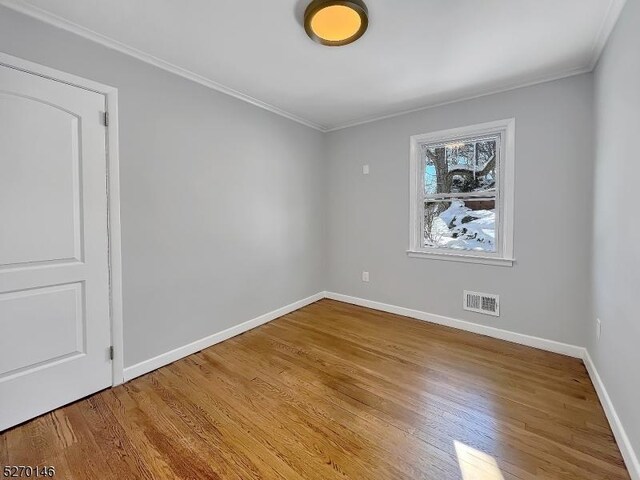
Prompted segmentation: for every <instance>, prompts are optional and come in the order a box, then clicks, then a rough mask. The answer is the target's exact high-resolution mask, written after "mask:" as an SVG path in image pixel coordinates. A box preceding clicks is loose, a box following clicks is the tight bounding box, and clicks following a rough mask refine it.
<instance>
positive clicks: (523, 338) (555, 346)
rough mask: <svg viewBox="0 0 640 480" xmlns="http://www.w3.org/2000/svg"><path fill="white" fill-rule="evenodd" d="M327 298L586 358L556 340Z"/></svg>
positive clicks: (339, 297) (366, 302) (378, 304)
mask: <svg viewBox="0 0 640 480" xmlns="http://www.w3.org/2000/svg"><path fill="white" fill-rule="evenodd" d="M325 296H326V298H331V299H333V300H338V301H341V302H346V303H351V304H353V305H360V306H362V307H368V308H372V309H374V310H381V311H383V312H389V313H395V314H396V315H403V316H405V317H410V318H415V319H417V320H422V321H425V322H431V323H436V324H438V325H444V326H446V327H453V328H457V329H460V330H465V331H467V332H472V333H478V334H480V335H486V336H488V337H493V338H499V339H500V340H507V341H509V342H514V343H519V344H520V345H527V346H529V347H534V348H539V349H541V350H547V351H549V352H555V353H560V354H562V355H568V356H570V357H575V358H583V356H584V350H585V349H584V347H578V346H576V345H570V344H568V343H562V342H556V341H555V340H547V339H545V338H540V337H533V336H531V335H525V334H522V333H516V332H511V331H509V330H502V329H500V328H494V327H488V326H486V325H481V324H479V323H473V322H467V321H465V320H458V319H456V318H451V317H445V316H442V315H435V314H433V313H427V312H423V311H420V310H412V309H410V308H405V307H399V306H397V305H389V304H387V303H381V302H376V301H373V300H367V299H364V298H358V297H351V296H349V295H342V294H340V293H334V292H325Z"/></svg>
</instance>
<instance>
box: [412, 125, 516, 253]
mask: <svg viewBox="0 0 640 480" xmlns="http://www.w3.org/2000/svg"><path fill="white" fill-rule="evenodd" d="M514 135H515V120H514V119H510V120H502V121H498V122H491V123H484V124H481V125H473V126H470V127H464V128H456V129H452V130H445V131H440V132H434V133H429V134H424V135H415V136H413V137H411V205H410V210H411V232H410V238H411V240H410V246H409V251H408V253H409V255H410V256H414V257H415V256H417V257H428V258H441V259H451V260H459V261H466V262H478V263H488V264H495V265H512V264H513V172H514V165H513V163H514Z"/></svg>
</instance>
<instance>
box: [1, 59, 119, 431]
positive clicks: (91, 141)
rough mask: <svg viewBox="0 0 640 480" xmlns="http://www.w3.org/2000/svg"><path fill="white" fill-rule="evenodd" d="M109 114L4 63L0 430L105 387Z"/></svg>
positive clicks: (99, 104)
mask: <svg viewBox="0 0 640 480" xmlns="http://www.w3.org/2000/svg"><path fill="white" fill-rule="evenodd" d="M104 110H105V97H104V96H103V95H101V94H98V93H95V92H91V91H88V90H84V89H82V88H79V87H74V86H71V85H67V84H65V83H62V82H58V81H55V80H50V79H47V78H43V77H40V76H37V75H34V74H31V73H26V72H23V71H20V70H16V69H13V68H9V67H5V66H1V65H0V431H2V430H4V429H6V428H9V427H11V426H13V425H16V424H18V423H21V422H24V421H25V420H28V419H30V418H33V417H35V416H37V415H40V414H42V413H44V412H47V411H50V410H53V409H54V408H57V407H59V406H62V405H64V404H67V403H69V402H72V401H74V400H77V399H79V398H82V397H84V396H87V395H89V394H91V393H94V392H96V391H98V390H101V389H103V388H105V387H108V386H110V385H111V380H112V373H111V360H110V359H109V354H108V350H109V345H110V343H111V342H110V339H111V334H110V330H111V325H110V319H109V265H108V236H107V235H108V234H107V190H106V189H107V187H106V147H105V135H106V128H105V126H104V124H103V121H102V119H103V116H102V112H104Z"/></svg>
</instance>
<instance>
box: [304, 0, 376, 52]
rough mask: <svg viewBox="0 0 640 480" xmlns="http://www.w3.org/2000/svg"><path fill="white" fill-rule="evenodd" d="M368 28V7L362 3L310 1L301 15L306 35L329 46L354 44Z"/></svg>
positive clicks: (351, 1)
mask: <svg viewBox="0 0 640 480" xmlns="http://www.w3.org/2000/svg"><path fill="white" fill-rule="evenodd" d="M368 25H369V14H368V11H367V6H366V5H365V4H364V2H362V1H361V0H313V2H311V3H310V4H309V6H308V7H307V9H306V10H305V12H304V29H305V31H306V32H307V35H309V37H310V38H311V39H312V40H313V41H315V42H318V43H320V44H322V45H327V46H330V47H339V46H341V45H348V44H349V43H352V42H355V41H356V40H358V39H359V38H360V37H361V36H362V35H363V34H364V32H365V31H366V30H367V27H368Z"/></svg>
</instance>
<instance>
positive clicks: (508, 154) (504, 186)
mask: <svg viewBox="0 0 640 480" xmlns="http://www.w3.org/2000/svg"><path fill="white" fill-rule="evenodd" d="M515 125H516V121H515V119H514V118H509V119H506V120H498V121H495V122H488V123H481V124H477V125H471V126H467V127H460V128H452V129H449V130H440V131H438V132H432V133H425V134H422V135H413V136H412V137H411V139H410V184H409V191H410V194H409V202H410V203H409V224H410V230H409V250H407V254H408V256H410V257H417V258H431V259H438V260H453V261H458V262H469V263H481V264H486V265H501V266H512V265H513V262H514V261H515V259H514V257H513V207H514V205H513V204H514V180H515V172H514V169H515ZM495 134H500V138H501V145H499V151H500V157H499V158H498V162H497V164H498V165H497V172H496V173H497V178H496V180H497V181H496V251H495V252H481V251H475V250H455V249H451V248H438V247H425V246H424V245H423V241H422V237H423V235H424V232H423V231H422V229H423V225H422V224H423V221H422V217H424V178H423V172H422V170H423V159H422V151H421V150H422V149H421V148H420V147H421V145H424V144H432V143H454V142H456V141H461V140H465V139H468V138H469V137H481V136H485V135H495Z"/></svg>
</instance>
